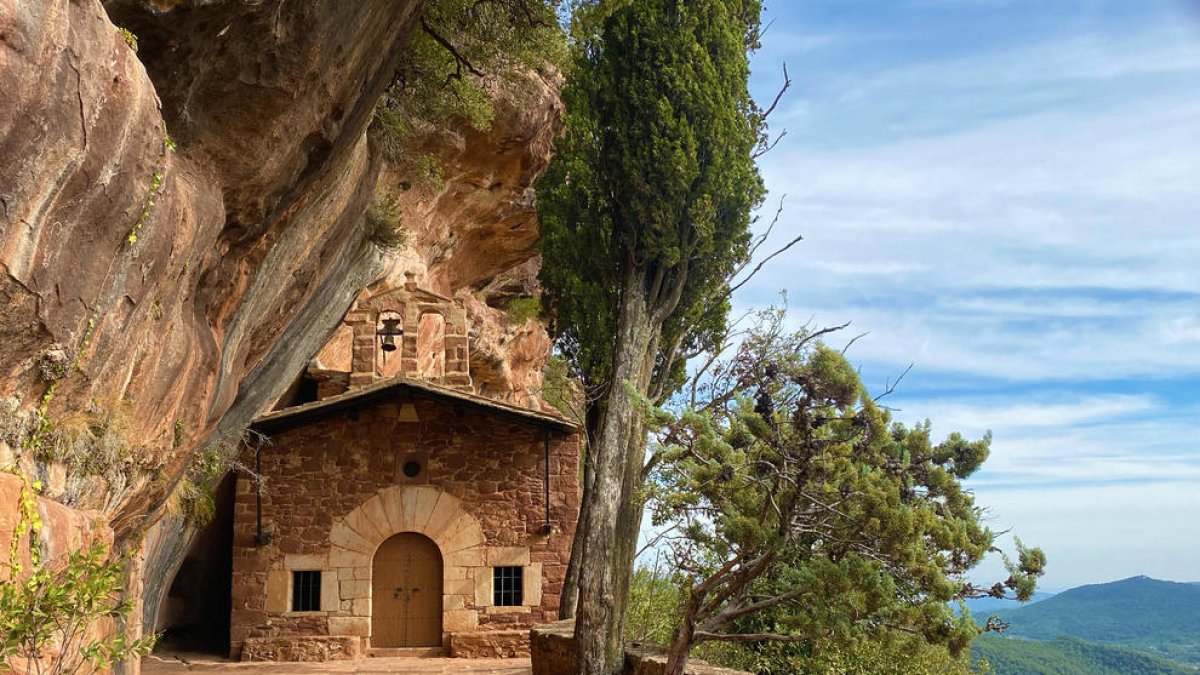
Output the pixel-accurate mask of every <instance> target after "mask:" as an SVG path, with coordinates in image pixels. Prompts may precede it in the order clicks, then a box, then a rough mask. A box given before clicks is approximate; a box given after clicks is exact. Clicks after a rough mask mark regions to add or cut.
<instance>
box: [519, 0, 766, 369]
mask: <svg viewBox="0 0 1200 675" xmlns="http://www.w3.org/2000/svg"><path fill="white" fill-rule="evenodd" d="M759 10H760V5H759V3H758V2H757V1H756V0H706V1H705V2H692V3H679V2H673V1H668V0H649V1H646V2H637V3H591V2H584V3H581V6H580V8H579V9H578V10H577V12H576V20H575V21H574V23H573V26H574V34H573V35H572V48H573V59H572V62H571V66H570V69H569V71H568V79H567V85H566V87H565V88H564V90H563V98H564V101H565V103H566V107H567V114H566V116H565V119H564V122H565V127H566V128H565V132H564V134H563V135H562V136H561V137H560V138H559V139H558V140H557V141H556V143H555V153H554V157H553V159H552V161H551V163H550V166H549V167H548V168H547V170H546V171H545V172H544V173H543V175H542V176H541V178H540V179H539V181H538V184H537V195H538V202H537V207H538V215H539V219H540V223H541V228H542V230H541V232H542V237H541V240H540V246H541V249H542V255H543V260H544V264H543V265H542V272H541V281H542V286H543V288H544V289H545V290H544V295H543V303H544V304H545V306H546V308H547V309H548V310H549V314H550V316H551V317H552V319H551V325H550V328H551V331H552V334H553V336H554V337H555V338H556V341H557V345H558V348H559V350H560V351H561V352H562V353H563V354H564V355H565V356H566V358H567V359H568V361H569V362H570V363H571V365H572V368H573V369H574V370H575V371H576V373H577V374H578V375H580V376H581V377H582V378H583V379H584V382H585V385H587V386H588V387H591V386H593V385H597V384H604V383H607V382H608V380H609V379H610V377H611V371H612V368H613V354H612V348H613V342H614V341H613V339H612V336H613V335H615V334H616V333H617V332H618V330H617V318H616V316H617V315H616V312H617V308H618V307H619V302H618V300H619V298H620V294H621V289H622V287H623V286H624V285H625V282H626V279H627V276H628V275H629V274H631V273H633V274H637V275H639V276H640V279H639V281H640V288H642V290H643V292H644V293H645V294H646V296H647V299H648V300H649V303H650V306H651V307H653V308H655V309H656V310H661V312H662V315H663V322H662V324H661V335H662V343H661V344H662V345H663V346H664V349H663V353H662V355H661V356H660V357H659V358H658V359H657V365H656V370H657V373H656V377H657V378H658V379H659V380H660V381H665V380H676V381H677V380H678V379H679V378H680V377H681V376H682V371H681V368H682V364H681V363H680V362H679V360H678V359H675V358H674V355H675V354H677V353H679V352H681V351H683V352H686V351H690V350H692V349H694V348H696V347H698V346H701V345H704V344H706V343H707V342H708V341H711V339H712V338H713V337H714V336H716V335H719V334H720V333H721V332H722V331H721V329H722V327H723V326H724V321H725V316H726V314H727V311H728V302H727V298H726V290H727V288H728V281H727V279H728V277H729V276H730V275H731V274H732V273H733V271H734V270H735V269H736V268H737V266H738V265H739V264H740V263H741V262H742V261H744V260H745V258H746V256H747V255H748V241H749V234H748V230H749V223H750V215H749V214H750V212H751V210H752V209H753V208H754V207H755V206H757V205H758V204H759V203H760V201H761V199H762V196H763V186H762V182H761V180H760V178H759V176H758V173H757V170H756V168H755V165H754V152H755V149H756V148H757V147H759V143H760V141H761V130H762V128H763V118H762V115H761V112H760V111H759V109H758V108H757V107H756V106H755V104H754V102H753V100H752V99H751V98H750V95H749V93H748V91H747V88H746V78H747V75H748V73H749V65H748V58H747V50H751V49H753V48H755V47H756V46H757V30H758V16H759Z"/></svg>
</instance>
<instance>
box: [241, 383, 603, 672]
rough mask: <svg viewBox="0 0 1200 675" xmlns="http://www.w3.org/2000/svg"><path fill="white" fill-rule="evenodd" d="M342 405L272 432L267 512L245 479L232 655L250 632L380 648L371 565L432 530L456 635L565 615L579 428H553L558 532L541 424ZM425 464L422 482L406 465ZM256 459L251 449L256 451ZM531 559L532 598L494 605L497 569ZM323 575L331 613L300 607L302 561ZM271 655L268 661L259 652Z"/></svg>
mask: <svg viewBox="0 0 1200 675" xmlns="http://www.w3.org/2000/svg"><path fill="white" fill-rule="evenodd" d="M411 403H412V404H413V405H414V406H415V409H416V412H417V417H418V419H419V421H417V422H402V421H400V420H399V417H400V408H401V404H400V403H398V402H397V403H385V404H381V405H378V406H376V407H373V408H368V409H365V410H362V411H358V412H351V413H343V414H339V415H338V416H335V417H331V418H327V419H324V420H321V421H318V422H314V423H311V424H309V425H307V426H303V427H299V428H294V429H289V430H285V431H282V432H279V433H276V434H274V435H273V436H272V438H271V441H270V444H269V445H265V446H263V447H262V449H261V457H260V460H261V467H262V468H261V476H262V479H263V487H262V520H263V530H264V533H266V534H267V536H268V537H269V538H270V541H269V542H268V543H266V544H264V545H262V546H256V545H255V534H256V532H255V530H256V526H255V491H254V483H253V481H252V480H250V478H249V477H248V476H245V475H242V476H240V477H239V479H238V487H237V495H236V498H235V506H234V509H235V513H234V542H233V546H234V551H233V569H234V573H233V611H232V615H231V625H232V631H231V632H232V634H231V643H232V652H233V655H234V656H235V657H236V656H238V655H239V654H240V653H241V650H242V646H243V644H245V643H246V642H247V640H251V641H264V642H265V640H264V639H267V638H271V639H274V638H281V637H292V636H324V635H345V636H357V637H359V638H362V647H363V648H368V647H369V646H370V642H369V636H370V632H371V623H370V621H371V619H370V611H371V596H370V594H371V579H370V576H371V561H372V557H373V555H374V551H375V549H376V548H377V547H378V545H379V544H380V543H382V542H383V541H384V540H386V539H387V538H388V537H390V536H392V535H394V534H398V533H400V532H404V531H415V532H421V533H423V534H426V536H429V537H430V538H431V539H433V540H434V542H435V543H437V545H438V547H439V549H440V550H441V553H442V556H443V565H444V568H443V578H444V591H443V593H444V595H443V608H444V609H443V626H442V629H443V637H444V639H443V644H446V645H449V644H450V640H449V639H447V638H448V636H449V634H450V633H470V632H474V631H498V630H506V629H507V630H512V629H527V628H529V627H530V626H532V625H534V624H537V623H542V622H546V621H553V620H555V619H556V618H557V607H558V599H559V594H560V593H561V590H562V580H563V577H564V574H565V571H566V564H567V559H568V556H569V551H570V545H571V537H572V535H573V533H574V529H575V517H576V514H577V513H578V508H579V484H578V452H579V447H578V437H577V436H576V435H566V436H564V435H561V434H557V433H555V434H551V440H550V509H551V521H552V525H553V527H552V532H551V533H550V534H549V535H545V534H542V526H543V523H544V520H545V506H544V500H543V461H544V459H543V457H544V455H543V453H544V445H543V443H544V436H543V433H544V432H543V430H542V429H541V428H538V427H535V426H532V425H527V424H522V423H518V422H514V421H509V420H507V419H503V418H500V417H497V416H495V415H494V414H489V413H484V412H479V411H477V410H476V409H473V408H471V406H469V405H454V404H450V403H445V402H440V401H434V400H428V399H424V398H414V399H413V400H412V401H411ZM410 460H415V461H417V462H419V463H420V464H421V466H422V470H421V473H420V474H419V475H417V476H416V477H415V478H407V477H405V476H404V474H403V473H402V471H401V467H402V466H403V465H404V463H405V462H408V461H410ZM244 461H245V463H246V466H251V467H252V466H254V456H253V452H252V451H247V456H246V457H245V458H244ZM493 565H521V566H524V567H525V576H524V582H525V583H524V586H525V602H526V605H525V606H522V607H493V606H491V602H492V595H491V590H492V589H491V566H493ZM309 569H312V570H321V571H322V589H321V609H322V611H320V612H305V613H293V612H290V611H288V610H290V608H291V606H290V600H289V593H290V584H291V581H290V574H291V571H292V570H309ZM260 658H261V657H260Z"/></svg>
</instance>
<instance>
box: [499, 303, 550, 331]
mask: <svg viewBox="0 0 1200 675" xmlns="http://www.w3.org/2000/svg"><path fill="white" fill-rule="evenodd" d="M541 313H542V301H541V300H540V299H538V298H513V299H512V300H509V301H508V304H507V305H505V307H504V320H505V322H507V323H509V324H511V325H514V326H519V325H521V324H523V323H525V322H526V321H528V320H530V319H536V318H538V316H540V315H541Z"/></svg>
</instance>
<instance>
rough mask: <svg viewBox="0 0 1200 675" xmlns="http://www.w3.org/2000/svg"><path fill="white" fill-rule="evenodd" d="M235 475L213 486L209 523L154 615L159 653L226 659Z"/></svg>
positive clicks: (231, 573) (231, 572)
mask: <svg viewBox="0 0 1200 675" xmlns="http://www.w3.org/2000/svg"><path fill="white" fill-rule="evenodd" d="M236 485H237V481H236V477H235V476H234V475H233V472H230V473H228V474H226V475H225V477H224V478H222V479H221V481H220V482H219V483H218V484H217V487H216V492H215V495H214V496H215V500H216V509H215V513H214V515H213V519H212V520H211V521H210V522H209V523H208V524H207V525H205V526H204V527H203V528H201V530H200V531H199V532H198V533H197V534H196V536H195V538H194V539H193V540H192V543H191V545H190V546H189V547H188V551H187V554H186V555H185V556H184V559H183V562H182V563H181V564H180V565H179V571H177V572H176V573H175V577H174V578H173V579H171V585H170V586H169V587H168V589H167V594H166V597H164V598H163V603H162V606H161V608H160V609H159V612H158V625H157V626H156V630H157V631H158V632H159V633H160V634H161V635H162V639H160V640H159V643H158V647H157V648H156V649H158V650H164V651H186V652H198V653H205V654H218V655H220V656H228V655H229V611H230V609H231V600H230V595H231V591H232V588H233V498H234V489H235V487H236Z"/></svg>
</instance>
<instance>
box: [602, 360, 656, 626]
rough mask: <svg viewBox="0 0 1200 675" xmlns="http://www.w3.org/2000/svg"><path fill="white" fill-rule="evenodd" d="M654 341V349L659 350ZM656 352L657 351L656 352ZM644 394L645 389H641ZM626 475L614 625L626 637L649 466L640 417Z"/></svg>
mask: <svg viewBox="0 0 1200 675" xmlns="http://www.w3.org/2000/svg"><path fill="white" fill-rule="evenodd" d="M657 342H658V341H657V340H652V341H651V348H652V349H654V348H655V347H656V346H657ZM655 351H657V350H655ZM639 391H645V388H642V389H639ZM625 452H626V459H625V468H624V475H623V476H622V479H621V480H622V483H621V503H620V508H619V510H618V511H617V534H616V539H615V540H614V542H613V555H612V563H611V564H612V568H613V570H612V575H613V589H614V592H613V599H614V602H613V612H614V614H615V615H616V616H615V617H614V619H613V625H614V626H616V631H617V632H618V633H619V634H621V635H624V633H625V612H626V610H627V609H628V608H629V585H630V582H631V580H632V577H633V566H634V557H635V556H636V555H637V551H638V535H639V533H640V532H641V530H642V514H643V513H645V505H646V499H645V495H644V494H643V493H642V469H643V467H644V466H645V464H646V428H645V423H644V420H643V419H642V417H641V416H640V415H639V416H638V417H637V419H636V420H635V422H634V427H633V428H631V429H630V431H629V437H628V442H627V445H626V451H625Z"/></svg>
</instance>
